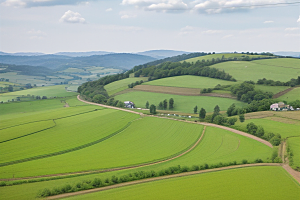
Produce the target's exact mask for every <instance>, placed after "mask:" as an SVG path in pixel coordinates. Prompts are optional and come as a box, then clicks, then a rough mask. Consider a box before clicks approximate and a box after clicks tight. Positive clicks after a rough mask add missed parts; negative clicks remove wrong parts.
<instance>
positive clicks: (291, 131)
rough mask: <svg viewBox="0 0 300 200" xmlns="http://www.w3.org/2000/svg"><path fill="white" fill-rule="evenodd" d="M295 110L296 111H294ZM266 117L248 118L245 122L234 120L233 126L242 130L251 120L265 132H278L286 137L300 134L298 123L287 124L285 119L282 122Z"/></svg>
mask: <svg viewBox="0 0 300 200" xmlns="http://www.w3.org/2000/svg"><path fill="white" fill-rule="evenodd" d="M295 112H296V111H295ZM272 119H273V118H272V117H267V118H263V119H249V120H246V121H245V122H243V123H241V122H236V124H235V125H234V127H236V128H238V129H242V130H245V131H246V130H247V128H246V126H247V124H248V123H250V122H253V123H254V124H255V125H257V126H258V125H259V126H262V127H263V128H264V131H265V133H274V134H277V133H279V134H280V135H281V137H282V138H287V137H291V136H300V126H299V124H287V123H284V122H286V120H285V119H283V121H282V122H280V121H279V119H278V118H274V119H273V120H272ZM275 120H276V121H275Z"/></svg>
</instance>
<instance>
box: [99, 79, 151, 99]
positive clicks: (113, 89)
mask: <svg viewBox="0 0 300 200" xmlns="http://www.w3.org/2000/svg"><path fill="white" fill-rule="evenodd" d="M140 80H143V81H147V80H148V78H147V77H140V78H126V79H122V80H119V81H115V82H112V83H110V84H107V85H105V86H104V88H105V90H106V91H107V93H108V95H109V96H111V95H113V94H115V93H117V92H121V91H123V90H126V89H127V88H128V85H129V84H131V83H135V82H136V81H140Z"/></svg>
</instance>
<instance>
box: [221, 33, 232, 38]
mask: <svg viewBox="0 0 300 200" xmlns="http://www.w3.org/2000/svg"><path fill="white" fill-rule="evenodd" d="M230 37H233V35H232V34H230V35H225V36H224V37H222V38H223V39H226V38H230Z"/></svg>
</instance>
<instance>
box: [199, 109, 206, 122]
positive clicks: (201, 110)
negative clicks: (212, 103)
mask: <svg viewBox="0 0 300 200" xmlns="http://www.w3.org/2000/svg"><path fill="white" fill-rule="evenodd" d="M205 115H206V111H205V109H204V108H201V109H200V112H199V118H200V119H204V118H205Z"/></svg>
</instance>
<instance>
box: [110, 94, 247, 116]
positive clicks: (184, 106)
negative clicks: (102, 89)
mask: <svg viewBox="0 0 300 200" xmlns="http://www.w3.org/2000/svg"><path fill="white" fill-rule="evenodd" d="M115 98H116V99H118V100H120V101H133V102H134V103H135V105H136V107H140V108H144V107H145V104H146V102H147V101H149V103H150V105H151V104H154V105H156V106H158V104H159V102H160V101H163V100H164V99H167V100H169V99H170V98H173V99H174V101H175V104H174V105H175V107H174V109H173V111H180V112H185V113H193V108H194V107H195V106H196V105H198V107H199V108H201V107H203V108H205V110H206V111H207V112H212V111H213V109H214V107H215V106H216V105H219V107H220V108H221V110H227V108H228V107H229V106H230V105H231V104H233V103H235V104H236V106H237V107H242V106H244V105H246V104H245V103H243V102H240V101H237V100H234V99H229V98H221V97H208V96H181V95H171V94H162V93H152V92H141V91H134V92H129V93H125V94H121V95H117V96H116V97H115Z"/></svg>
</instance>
